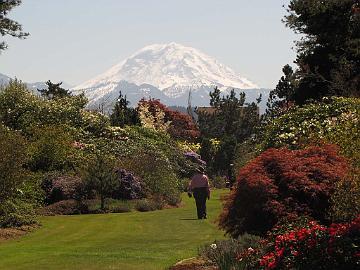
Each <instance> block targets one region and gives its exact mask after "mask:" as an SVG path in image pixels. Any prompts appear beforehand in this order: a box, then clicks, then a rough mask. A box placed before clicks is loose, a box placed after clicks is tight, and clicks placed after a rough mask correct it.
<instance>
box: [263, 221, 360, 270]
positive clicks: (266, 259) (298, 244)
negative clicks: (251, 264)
mask: <svg viewBox="0 0 360 270" xmlns="http://www.w3.org/2000/svg"><path fill="white" fill-rule="evenodd" d="M359 242H360V216H359V217H358V218H357V219H355V220H354V221H352V222H351V223H339V224H331V225H330V226H329V227H325V226H322V225H319V224H317V223H316V222H310V223H309V224H308V226H307V227H305V228H298V229H295V230H292V231H289V232H287V233H284V234H281V235H277V236H275V240H274V241H273V242H269V243H271V245H270V248H269V252H267V253H266V254H265V255H264V256H262V257H261V259H260V261H259V265H260V268H261V269H266V270H270V269H292V268H296V269H297V266H299V265H301V266H302V267H304V266H305V265H306V266H308V267H309V268H308V269H319V268H317V267H318V266H324V265H326V264H329V265H330V266H329V268H327V269H355V268H346V267H356V266H358V265H360V251H359ZM334 267H335V268H334ZM336 267H338V268H336ZM301 269H307V268H306V267H305V268H301ZM322 269H323V268H322Z"/></svg>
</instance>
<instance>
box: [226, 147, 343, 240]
mask: <svg viewBox="0 0 360 270" xmlns="http://www.w3.org/2000/svg"><path fill="white" fill-rule="evenodd" d="M346 173H347V161H346V159H345V158H343V157H341V156H339V155H338V154H337V148H336V147H335V146H332V145H326V146H323V147H318V146H312V147H308V148H306V149H304V150H289V149H285V148H282V149H269V150H267V151H266V152H264V153H263V154H261V155H260V156H258V157H257V158H255V159H254V160H252V161H251V162H250V163H248V164H247V165H246V166H245V167H243V168H242V169H241V170H240V172H239V174H238V180H237V185H236V186H235V188H234V190H233V192H232V193H231V195H230V197H229V198H228V200H227V201H226V203H225V206H224V211H223V213H222V214H221V217H220V226H221V227H222V228H223V229H225V230H226V232H227V233H228V234H230V235H232V236H233V237H237V236H239V235H240V234H242V233H245V232H248V233H253V234H260V235H262V234H264V233H266V232H267V231H268V230H270V229H272V228H273V226H274V225H276V224H277V223H278V222H279V221H280V220H281V219H284V218H288V219H291V218H295V217H297V216H300V215H308V216H311V217H313V218H314V219H316V220H319V221H320V222H325V223H326V222H328V216H327V211H328V209H329V207H330V203H329V201H330V196H331V195H332V194H333V192H334V189H335V184H336V183H337V182H338V181H339V180H340V179H342V178H343V177H344V176H345V175H346Z"/></svg>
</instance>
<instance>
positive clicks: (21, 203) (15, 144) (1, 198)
mask: <svg viewBox="0 0 360 270" xmlns="http://www.w3.org/2000/svg"><path fill="white" fill-rule="evenodd" d="M27 152H28V150H27V143H26V141H25V139H24V138H23V137H22V136H21V135H19V134H18V133H17V132H14V131H10V130H8V129H6V128H5V127H4V126H3V125H1V124H0V227H9V226H21V225H26V224H31V223H34V222H35V214H34V206H35V205H37V203H38V202H39V201H40V200H41V195H42V194H41V192H40V187H39V177H37V176H36V175H34V174H31V173H30V172H29V171H27V170H25V169H24V167H25V165H26V162H27V160H28V155H27Z"/></svg>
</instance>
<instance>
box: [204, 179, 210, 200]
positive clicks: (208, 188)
mask: <svg viewBox="0 0 360 270" xmlns="http://www.w3.org/2000/svg"><path fill="white" fill-rule="evenodd" d="M205 177H206V183H207V186H206V189H207V198H208V200H210V185H209V178H208V177H207V176H206V175H205Z"/></svg>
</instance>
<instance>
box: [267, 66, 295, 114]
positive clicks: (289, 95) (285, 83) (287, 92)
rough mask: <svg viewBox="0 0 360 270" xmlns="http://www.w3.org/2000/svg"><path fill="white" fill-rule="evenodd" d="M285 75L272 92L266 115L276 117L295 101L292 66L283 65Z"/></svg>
mask: <svg viewBox="0 0 360 270" xmlns="http://www.w3.org/2000/svg"><path fill="white" fill-rule="evenodd" d="M283 73H284V76H282V77H281V79H280V81H279V82H278V84H277V85H276V88H275V89H274V90H272V91H271V92H270V95H269V99H268V102H267V109H266V117H271V118H272V117H276V116H277V115H279V114H281V113H282V112H284V111H286V110H287V109H289V107H291V105H292V103H293V101H294V91H295V74H294V71H293V69H292V67H291V66H289V65H286V66H284V67H283Z"/></svg>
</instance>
